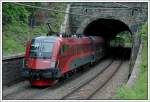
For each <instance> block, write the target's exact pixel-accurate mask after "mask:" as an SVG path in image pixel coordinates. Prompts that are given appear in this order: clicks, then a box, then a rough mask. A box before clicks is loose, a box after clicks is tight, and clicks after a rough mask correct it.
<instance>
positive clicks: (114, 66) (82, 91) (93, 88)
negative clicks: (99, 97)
mask: <svg viewBox="0 0 150 102" xmlns="http://www.w3.org/2000/svg"><path fill="white" fill-rule="evenodd" d="M121 64H122V61H114V62H113V63H111V64H110V65H109V66H107V68H106V69H105V70H104V71H103V72H102V73H98V74H97V75H95V77H93V78H92V79H91V80H89V81H87V82H86V83H85V84H83V85H82V86H80V87H78V88H77V89H76V90H73V91H72V92H70V93H69V94H67V95H65V96H64V97H62V98H61V99H69V100H70V99H90V98H91V97H92V96H93V95H94V94H95V93H96V92H97V91H99V90H100V89H101V88H102V87H103V86H104V85H105V84H106V83H107V82H108V81H109V80H110V79H111V78H112V76H113V75H114V74H115V73H116V72H117V70H118V69H119V68H120V66H121ZM108 69H109V70H108ZM110 70H111V71H110ZM106 74H107V75H106ZM106 76H107V78H105V77H106ZM102 78H104V79H102Z"/></svg>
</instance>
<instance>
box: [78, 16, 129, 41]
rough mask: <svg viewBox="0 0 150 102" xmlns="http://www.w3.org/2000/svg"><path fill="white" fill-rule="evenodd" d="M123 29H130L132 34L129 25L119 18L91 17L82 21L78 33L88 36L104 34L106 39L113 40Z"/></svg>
mask: <svg viewBox="0 0 150 102" xmlns="http://www.w3.org/2000/svg"><path fill="white" fill-rule="evenodd" d="M122 31H129V32H130V33H131V36H132V32H131V30H130V28H129V27H128V25H127V24H125V23H124V22H123V21H121V20H119V19H116V18H114V17H104V18H100V17H91V18H87V19H85V20H84V21H83V22H82V23H81V25H80V28H79V29H77V32H76V33H77V34H84V35H86V36H102V37H104V38H105V39H106V40H111V39H113V38H115V37H116V35H117V34H118V33H119V32H122Z"/></svg>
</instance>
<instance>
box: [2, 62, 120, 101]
mask: <svg viewBox="0 0 150 102" xmlns="http://www.w3.org/2000/svg"><path fill="white" fill-rule="evenodd" d="M121 64H122V61H121V60H112V59H104V60H102V61H101V62H100V63H98V64H97V65H96V66H94V67H92V68H89V69H88V70H86V71H85V72H79V73H77V74H75V75H73V76H72V77H71V78H69V79H67V80H65V81H63V82H59V83H58V84H56V85H55V86H52V87H45V88H37V87H31V86H30V84H29V82H28V81H23V82H20V83H18V84H16V85H13V86H11V87H7V88H4V89H3V94H2V96H3V99H4V100H13V99H15V100H16V99H63V100H67V99H69V100H70V99H91V97H92V96H93V95H94V94H96V93H97V92H98V91H99V90H100V89H101V88H102V87H103V86H105V84H106V83H107V82H108V81H109V80H110V79H111V78H112V77H113V75H114V74H115V73H116V72H117V70H118V69H119V68H120V66H121Z"/></svg>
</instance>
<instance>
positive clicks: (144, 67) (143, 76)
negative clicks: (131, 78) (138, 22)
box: [114, 23, 148, 99]
mask: <svg viewBox="0 0 150 102" xmlns="http://www.w3.org/2000/svg"><path fill="white" fill-rule="evenodd" d="M147 26H148V25H147V23H145V24H144V25H143V26H142V29H141V30H140V34H142V35H141V36H142V40H143V41H144V45H143V51H142V63H141V65H140V66H139V67H140V69H141V72H140V75H139V77H138V80H137V81H136V83H135V84H134V86H133V87H132V88H128V87H126V86H123V87H122V88H120V89H118V92H117V94H116V96H114V99H148V82H147V80H148V74H147V73H148V62H147V60H148V52H147V51H148V46H147V34H148V32H147Z"/></svg>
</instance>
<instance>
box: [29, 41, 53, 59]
mask: <svg viewBox="0 0 150 102" xmlns="http://www.w3.org/2000/svg"><path fill="white" fill-rule="evenodd" d="M53 45H54V44H53V43H51V42H41V41H38V42H37V41H32V43H31V48H30V57H32V58H51V56H52V49H53Z"/></svg>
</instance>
